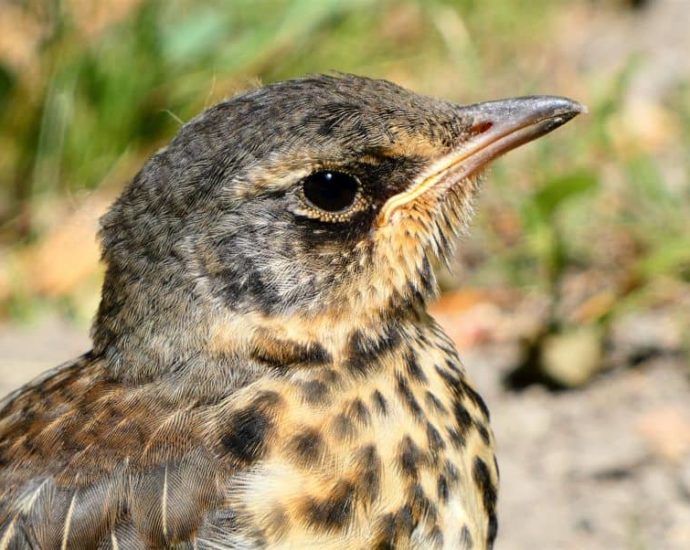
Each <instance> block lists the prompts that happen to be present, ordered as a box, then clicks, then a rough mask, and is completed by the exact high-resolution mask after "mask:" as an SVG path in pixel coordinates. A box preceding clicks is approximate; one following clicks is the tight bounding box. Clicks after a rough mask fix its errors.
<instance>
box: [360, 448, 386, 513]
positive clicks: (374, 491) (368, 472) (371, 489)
mask: <svg viewBox="0 0 690 550" xmlns="http://www.w3.org/2000/svg"><path fill="white" fill-rule="evenodd" d="M354 462H355V474H356V478H355V479H356V480H357V486H358V490H357V492H358V494H360V495H361V497H362V498H363V499H364V500H366V501H367V502H373V501H374V500H375V499H376V498H377V497H378V495H379V488H380V486H381V469H382V466H381V459H380V458H379V455H378V453H377V452H376V447H375V446H374V445H366V446H364V447H362V448H361V449H359V450H358V451H357V452H356V453H355V457H354Z"/></svg>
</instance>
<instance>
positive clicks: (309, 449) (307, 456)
mask: <svg viewBox="0 0 690 550" xmlns="http://www.w3.org/2000/svg"><path fill="white" fill-rule="evenodd" d="M288 452H289V453H290V455H291V456H292V457H293V458H294V459H295V460H296V461H297V463H299V464H302V465H304V466H307V465H310V464H314V463H315V462H318V461H319V460H320V459H321V457H322V456H323V453H324V441H323V438H322V437H321V434H320V433H319V431H318V430H317V429H315V428H305V429H304V430H302V431H300V432H299V433H297V434H296V435H294V436H293V437H292V439H291V440H290V442H289V443H288Z"/></svg>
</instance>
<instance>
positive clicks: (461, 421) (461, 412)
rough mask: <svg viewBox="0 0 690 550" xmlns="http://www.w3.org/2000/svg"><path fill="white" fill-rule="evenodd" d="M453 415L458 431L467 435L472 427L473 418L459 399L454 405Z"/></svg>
mask: <svg viewBox="0 0 690 550" xmlns="http://www.w3.org/2000/svg"><path fill="white" fill-rule="evenodd" d="M453 414H454V416H455V422H456V423H457V428H458V430H459V431H460V433H462V434H466V433H467V431H468V430H469V429H470V428H471V427H472V416H471V415H470V413H469V412H468V411H467V409H466V408H465V406H464V405H463V404H462V401H460V400H459V399H458V400H456V401H455V403H453Z"/></svg>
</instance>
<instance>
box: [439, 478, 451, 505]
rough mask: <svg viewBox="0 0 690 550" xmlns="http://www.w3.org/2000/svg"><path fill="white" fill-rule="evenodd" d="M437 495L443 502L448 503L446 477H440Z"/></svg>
mask: <svg viewBox="0 0 690 550" xmlns="http://www.w3.org/2000/svg"><path fill="white" fill-rule="evenodd" d="M436 493H437V494H438V499H439V500H440V501H441V502H443V503H445V502H448V481H447V480H446V476H444V475H443V474H441V475H440V476H438V481H437V482H436Z"/></svg>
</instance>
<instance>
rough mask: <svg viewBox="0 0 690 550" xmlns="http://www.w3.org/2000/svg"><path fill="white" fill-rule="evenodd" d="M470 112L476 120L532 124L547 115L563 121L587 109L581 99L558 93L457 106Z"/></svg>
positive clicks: (545, 117) (494, 122) (583, 112)
mask: <svg viewBox="0 0 690 550" xmlns="http://www.w3.org/2000/svg"><path fill="white" fill-rule="evenodd" d="M461 109H462V110H463V111H465V112H466V113H471V115H473V118H474V119H475V121H476V122H479V121H491V122H492V123H493V124H498V125H503V124H508V125H510V124H521V123H523V124H524V123H527V124H534V123H538V122H540V121H544V120H547V119H551V120H554V119H560V120H561V121H562V122H563V123H565V122H567V121H568V120H570V119H571V118H573V117H575V116H577V115H579V114H585V113H587V112H588V110H587V107H586V106H585V105H583V104H582V103H580V102H578V101H575V100H573V99H569V98H567V97H561V96H551V95H534V96H523V97H513V98H508V99H499V100H494V101H486V102H483V103H475V104H474V105H467V106H464V107H461Z"/></svg>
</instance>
